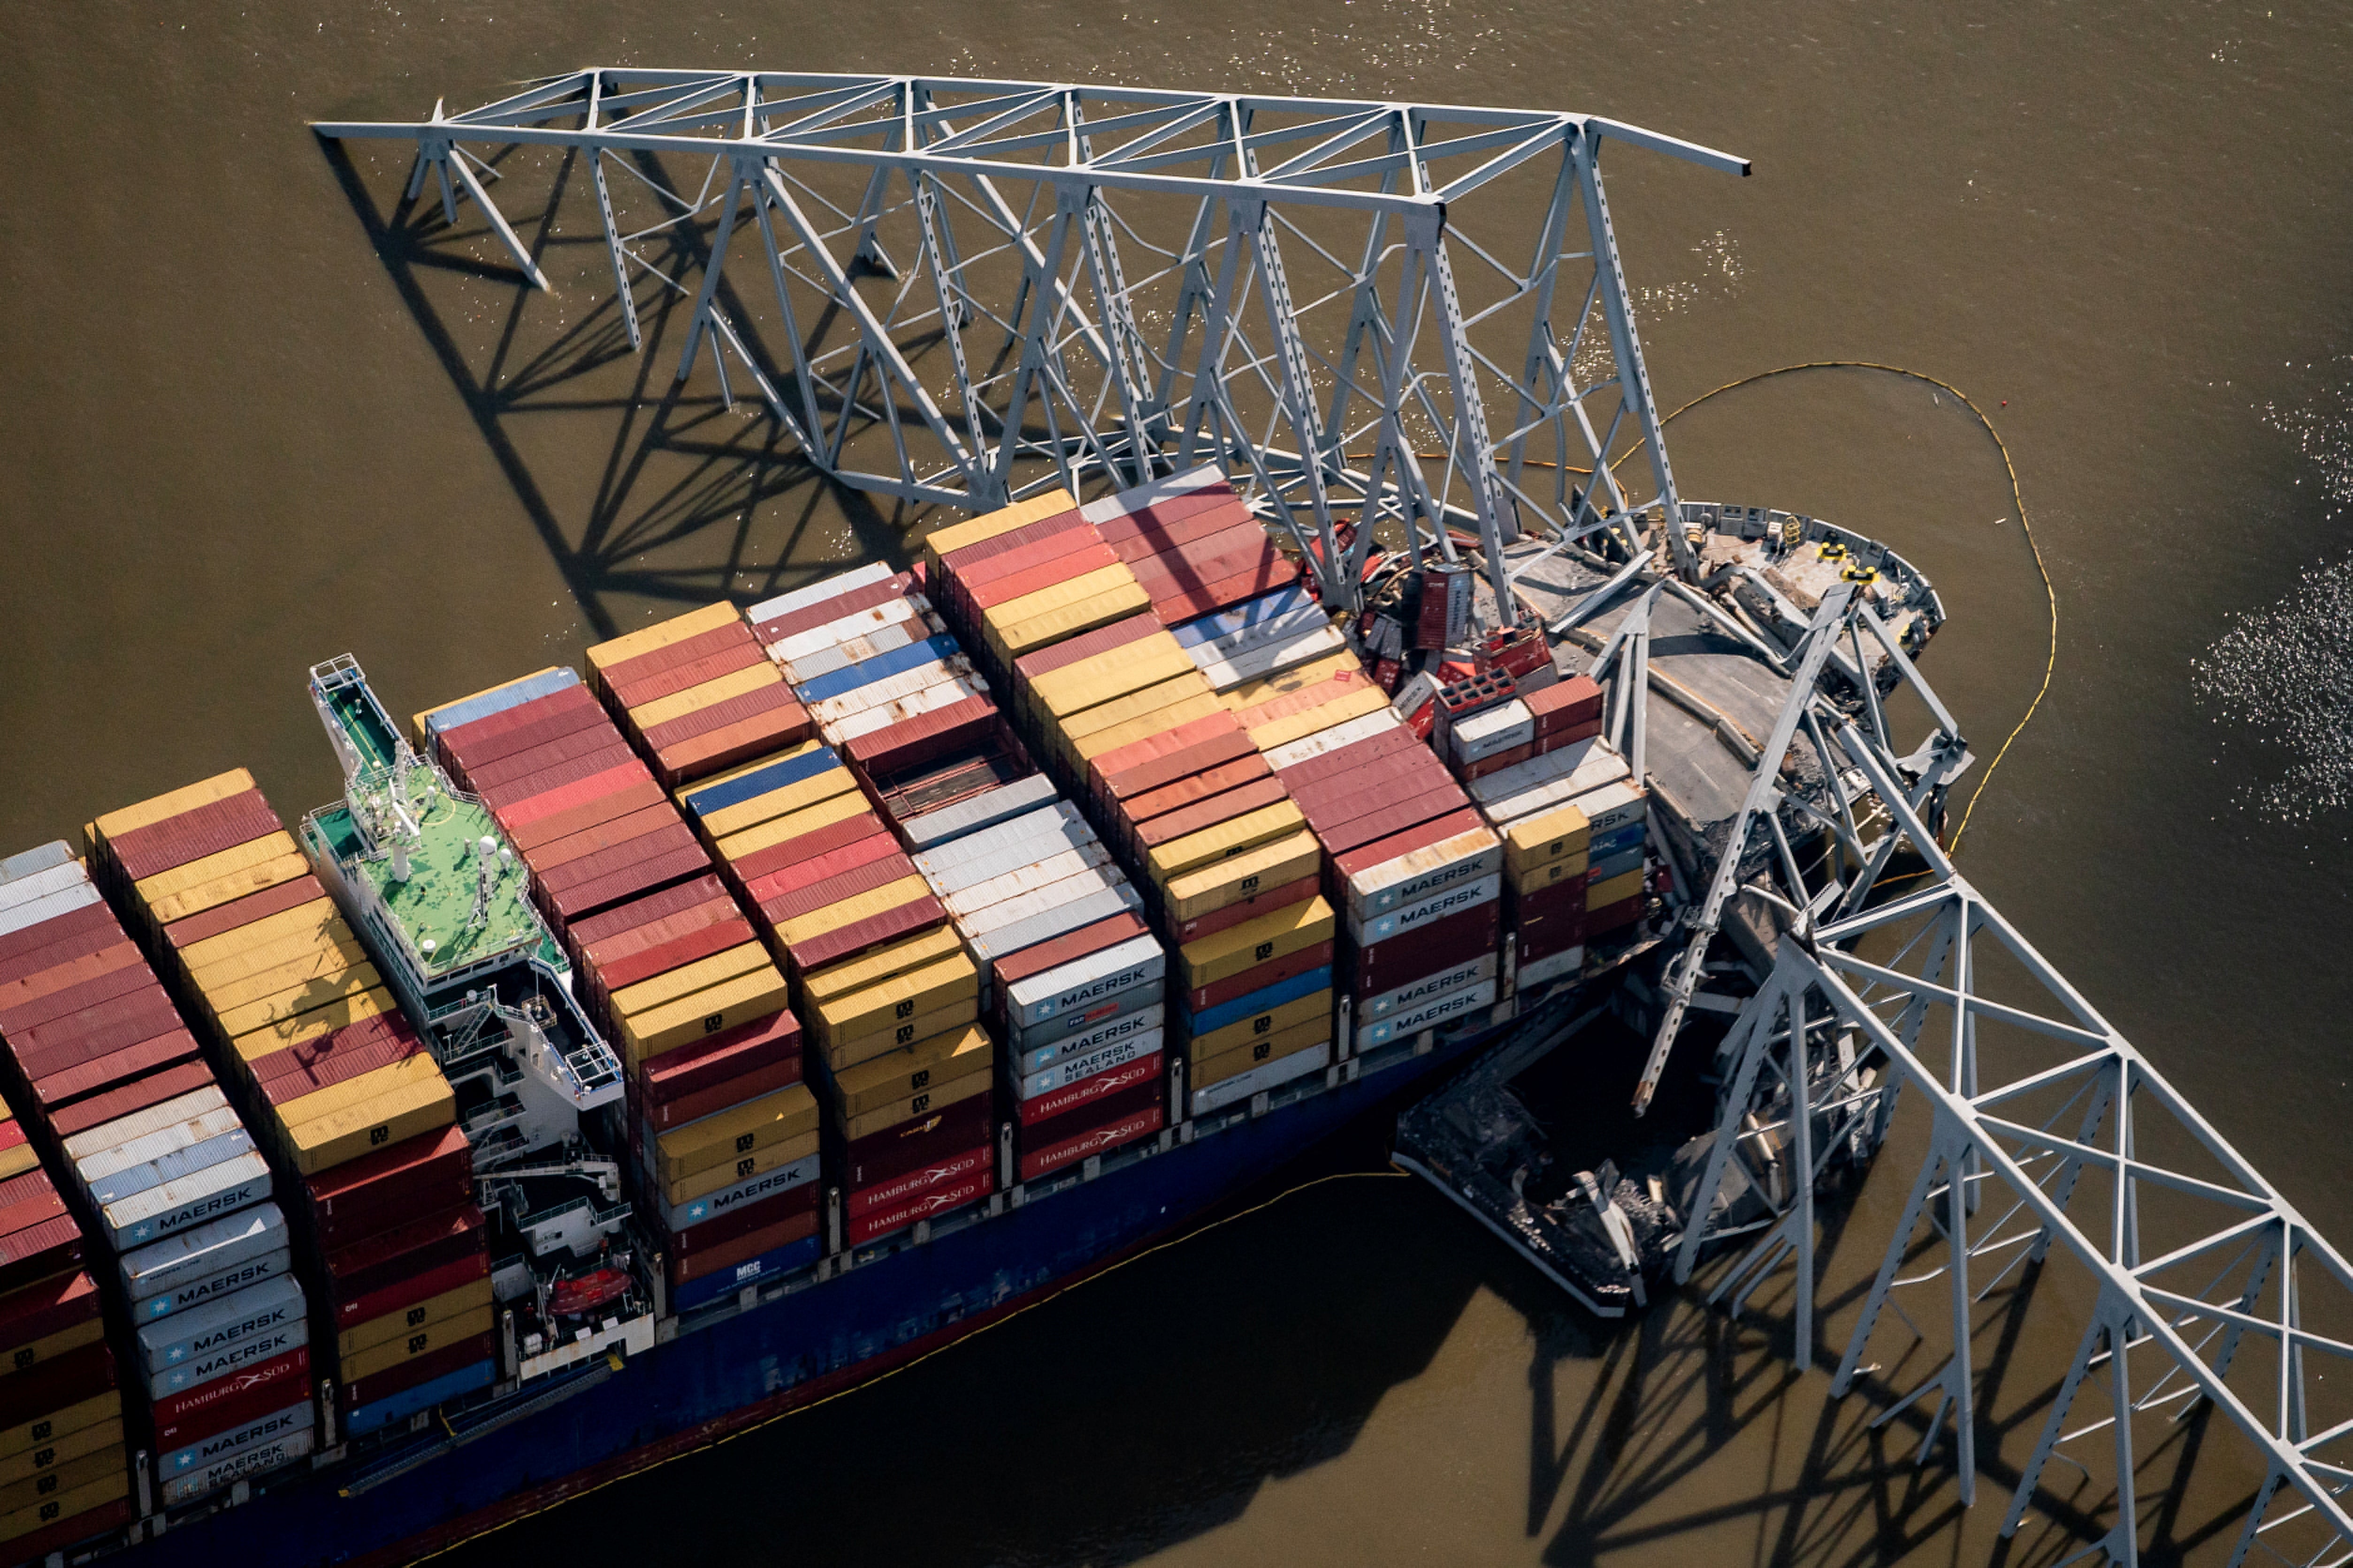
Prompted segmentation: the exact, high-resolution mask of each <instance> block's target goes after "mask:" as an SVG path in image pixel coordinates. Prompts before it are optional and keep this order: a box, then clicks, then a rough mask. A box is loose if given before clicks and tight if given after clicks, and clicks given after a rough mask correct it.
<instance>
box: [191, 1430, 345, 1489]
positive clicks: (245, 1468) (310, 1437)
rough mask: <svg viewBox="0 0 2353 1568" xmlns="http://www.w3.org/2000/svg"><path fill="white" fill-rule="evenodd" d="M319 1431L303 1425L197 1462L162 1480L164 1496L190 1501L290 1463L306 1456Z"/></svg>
mask: <svg viewBox="0 0 2353 1568" xmlns="http://www.w3.org/2000/svg"><path fill="white" fill-rule="evenodd" d="M318 1435H319V1433H318V1428H317V1427H315V1426H308V1427H304V1428H303V1429H302V1430H301V1431H299V1432H290V1433H288V1434H287V1435H286V1436H283V1437H280V1438H277V1439H274V1440H273V1441H270V1442H267V1443H264V1444H262V1445H261V1446H260V1447H256V1448H248V1449H246V1450H244V1451H243V1452H241V1453H237V1454H233V1455H230V1456H228V1457H227V1458H222V1459H219V1460H217V1461H216V1462H214V1463H212V1464H209V1465H202V1466H199V1467H197V1468H195V1469H193V1470H190V1471H188V1472H187V1473H186V1474H185V1475H178V1476H174V1477H172V1478H171V1479H168V1480H166V1481H164V1501H165V1502H167V1503H184V1502H190V1501H193V1500H195V1499H197V1498H200V1497H203V1496H205V1495H206V1494H207V1493H210V1492H216V1491H218V1490H220V1489H221V1488H223V1487H225V1486H228V1485H230V1484H231V1483H233V1482H236V1481H241V1480H243V1479H245V1478H246V1477H248V1476H258V1475H261V1474H264V1473H265V1472H267V1471H269V1470H274V1469H278V1468H280V1467H281V1466H285V1465H290V1464H292V1463H294V1461H296V1460H297V1459H301V1458H307V1457H308V1456H309V1454H310V1452H311V1445H312V1444H313V1443H314V1442H315V1441H316V1440H317V1438H318Z"/></svg>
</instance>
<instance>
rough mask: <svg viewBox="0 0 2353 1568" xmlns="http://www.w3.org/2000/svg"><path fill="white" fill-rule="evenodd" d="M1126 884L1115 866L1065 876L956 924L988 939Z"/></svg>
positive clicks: (976, 913)
mask: <svg viewBox="0 0 2353 1568" xmlns="http://www.w3.org/2000/svg"><path fill="white" fill-rule="evenodd" d="M1126 881H1127V879H1126V878H1125V877H1124V876H1123V875H1122V874H1121V873H1120V869H1119V868H1118V867H1116V866H1103V867H1096V868H1091V869H1088V870H1084V871H1081V872H1079V873H1078V874H1077V875H1075V876H1071V877H1065V878H1063V879H1061V880H1060V881H1059V882H1050V883H1048V884H1047V885H1046V886H1044V887H1042V888H1039V889H1034V890H1032V891H1030V892H1027V893H1024V894H1022V895H1021V896H1020V897H1019V898H1016V899H1007V900H1003V901H1002V902H1000V903H997V904H992V905H990V906H989V907H988V908H987V909H985V910H975V911H973V913H972V914H970V915H969V916H967V917H965V919H964V920H961V921H957V922H956V923H957V924H958V925H960V926H962V927H964V928H965V931H966V932H967V934H969V935H972V936H985V935H987V933H988V932H990V931H1001V930H1003V929H1005V928H1006V927H1008V926H1011V925H1018V924H1019V923H1020V922H1021V921H1026V920H1028V919H1029V918H1030V917H1031V916H1033V915H1041V914H1044V913H1046V912H1047V911H1048V910H1052V909H1054V908H1055V907H1056V906H1058V905H1060V904H1066V903H1070V902H1071V901H1072V900H1078V899H1084V898H1088V897H1091V896H1092V895H1094V894H1096V893H1102V892H1108V891H1110V890H1111V889H1113V888H1117V887H1122V886H1124V885H1125V883H1126ZM1064 929H1065V930H1067V929H1070V928H1068V927H1065V928H1064Z"/></svg>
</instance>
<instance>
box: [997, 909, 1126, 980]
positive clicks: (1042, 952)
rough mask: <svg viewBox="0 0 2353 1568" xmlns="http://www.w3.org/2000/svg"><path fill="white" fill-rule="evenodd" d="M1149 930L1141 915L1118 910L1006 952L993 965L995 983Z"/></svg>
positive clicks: (1042, 969)
mask: <svg viewBox="0 0 2353 1568" xmlns="http://www.w3.org/2000/svg"><path fill="white" fill-rule="evenodd" d="M1150 931H1151V928H1150V927H1149V926H1146V925H1145V923H1144V919H1143V917H1142V916H1140V915H1138V914H1136V913H1135V912H1134V911H1133V910H1121V911H1120V912H1119V913H1117V914H1115V915H1109V916H1106V917H1105V918H1103V919H1102V920H1099V921H1095V922H1093V923H1092V925H1083V926H1081V927H1080V928H1079V929H1078V930H1076V931H1064V932H1063V933H1062V934H1061V935H1060V936H1058V937H1053V938H1050V940H1048V941H1045V942H1039V943H1037V944H1036V945H1035V946H1032V947H1025V948H1023V949H1022V950H1021V951H1020V952H1014V953H1008V954H1007V955H1006V956H1005V957H1003V958H1000V959H998V960H997V962H996V963H995V964H994V965H993V966H992V967H993V969H994V970H995V973H996V975H997V984H998V985H1000V986H1003V985H1013V984H1018V983H1019V982H1021V981H1024V980H1027V979H1029V977H1030V976H1031V975H1033V974H1043V973H1046V971H1048V970H1050V969H1054V968H1058V967H1059V966H1060V965H1062V964H1065V963H1074V962H1075V961H1077V960H1079V959H1082V958H1084V957H1086V956H1087V954H1089V953H1091V952H1103V950H1104V949H1105V948H1111V947H1117V946H1118V945H1119V944H1120V943H1121V942H1133V941H1134V940H1135V939H1136V938H1137V937H1140V936H1145V935H1149V934H1150Z"/></svg>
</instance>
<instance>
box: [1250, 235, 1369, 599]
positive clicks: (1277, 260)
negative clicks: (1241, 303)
mask: <svg viewBox="0 0 2353 1568" xmlns="http://www.w3.org/2000/svg"><path fill="white" fill-rule="evenodd" d="M1251 206H1254V207H1255V209H1256V210H1255V211H1254V212H1253V211H1251V210H1250V207H1251ZM1238 216H1241V217H1243V218H1246V219H1247V221H1248V228H1249V233H1250V250H1251V253H1252V255H1253V257H1254V258H1255V259H1256V260H1257V263H1258V275H1259V298H1260V299H1261V300H1263V301H1265V309H1266V316H1267V324H1268V328H1269V330H1270V331H1271V332H1272V334H1273V337H1274V344H1275V369H1276V373H1277V383H1276V390H1277V394H1278V395H1279V396H1280V398H1281V400H1282V412H1283V416H1284V419H1285V421H1286V422H1287V423H1288V424H1289V425H1290V426H1291V428H1292V431H1293V435H1294V437H1295V438H1296V439H1297V441H1298V443H1299V470H1300V475H1301V478H1302V479H1303V480H1304V481H1305V484H1306V487H1307V506H1308V511H1309V513H1310V515H1311V517H1312V518H1313V520H1314V528H1315V537H1314V540H1313V541H1310V540H1307V539H1304V538H1302V537H1300V531H1299V528H1298V525H1297V523H1296V522H1295V521H1293V515H1292V509H1291V507H1290V505H1289V504H1288V503H1287V502H1285V501H1284V500H1282V498H1281V497H1280V496H1275V497H1271V498H1269V499H1271V500H1272V501H1273V502H1274V505H1275V507H1276V510H1277V511H1278V513H1279V515H1280V517H1281V519H1282V523H1283V526H1284V527H1285V529H1286V530H1287V531H1289V532H1290V533H1291V535H1292V538H1293V541H1294V542H1296V543H1297V544H1298V545H1299V547H1300V551H1301V553H1303V554H1304V555H1305V556H1306V557H1307V561H1308V564H1309V565H1310V567H1311V568H1312V569H1313V570H1314V574H1315V581H1316V584H1317V586H1318V587H1319V588H1320V589H1321V590H1322V594H1323V597H1324V602H1325V603H1327V604H1338V603H1344V602H1345V595H1344V594H1342V592H1341V590H1340V584H1341V579H1340V557H1339V546H1338V545H1337V544H1336V543H1335V542H1334V540H1333V537H1332V498H1331V494H1330V492H1329V491H1328V490H1327V489H1325V487H1324V479H1325V465H1326V463H1327V461H1328V457H1327V454H1328V453H1329V451H1330V447H1331V444H1330V443H1329V442H1328V441H1326V440H1325V439H1324V431H1323V427H1322V422H1321V421H1320V420H1319V419H1318V418H1317V417H1316V412H1315V382H1314V376H1313V375H1312V374H1310V372H1309V370H1308V366H1307V346H1306V344H1305V342H1303V340H1302V339H1301V337H1300V335H1299V317H1298V313H1297V307H1296V306H1295V304H1294V303H1293V300H1292V297H1291V279H1290V275H1289V273H1288V272H1286V271H1285V270H1284V268H1283V265H1282V242H1281V241H1280V240H1279V239H1278V238H1277V237H1276V236H1275V232H1274V214H1273V212H1272V211H1271V209H1270V208H1269V207H1268V206H1267V204H1266V203H1264V202H1258V203H1254V204H1250V206H1246V207H1245V208H1244V209H1243V212H1242V213H1241V214H1240V215H1238ZM1311 544H1312V545H1313V548H1311V547H1310V546H1311Z"/></svg>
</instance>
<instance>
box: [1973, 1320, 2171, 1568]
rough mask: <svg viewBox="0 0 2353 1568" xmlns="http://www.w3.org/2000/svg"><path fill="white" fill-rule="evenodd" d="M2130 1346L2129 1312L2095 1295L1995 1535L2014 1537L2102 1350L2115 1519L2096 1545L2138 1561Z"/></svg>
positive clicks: (2111, 1556)
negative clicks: (2089, 1318) (2112, 1454)
mask: <svg viewBox="0 0 2353 1568" xmlns="http://www.w3.org/2000/svg"><path fill="white" fill-rule="evenodd" d="M2132 1343H2133V1338H2132V1311H2131V1309H2130V1307H2129V1306H2128V1305H2127V1304H2126V1302H2125V1300H2123V1299H2122V1298H2121V1297H2119V1296H2117V1295H2116V1292H2114V1291H2113V1290H2103V1291H2101V1292H2100V1300H2099V1305H2098V1306H2097V1307H2096V1308H2095V1309H2094V1310H2093V1313H2092V1321H2091V1322H2090V1324H2089V1325H2088V1326H2087V1327H2086V1328H2085V1329H2084V1337H2083V1339H2082V1341H2081V1342H2078V1343H2077V1345H2076V1347H2075V1359H2074V1362H2073V1363H2072V1364H2071V1365H2070V1366H2069V1367H2068V1369H2067V1375H2066V1377H2065V1379H2064V1380H2063V1381H2062V1382H2061V1384H2060V1385H2059V1393H2058V1395H2057V1396H2056V1397H2055V1398H2053V1399H2052V1402H2051V1414H2050V1415H2048V1416H2047V1417H2045V1418H2044V1420H2043V1423H2042V1436H2041V1437H2039V1438H2038V1439H2036V1441H2035V1445H2034V1452H2033V1455H2032V1456H2031V1458H2029V1459H2028V1460H2027V1461H2026V1468H2025V1469H2024V1470H2023V1471H2022V1472H2021V1474H2020V1476H2019V1478H2018V1489H2017V1490H2016V1491H2015V1492H2013V1493H2012V1494H2011V1495H2010V1511H2009V1512H2008V1513H2006V1514H2004V1515H2003V1516H2002V1521H2001V1533H2002V1534H2003V1535H2004V1536H2010V1535H2015V1534H2017V1533H2018V1527H2019V1524H2020V1522H2021V1521H2023V1520H2024V1519H2025V1517H2026V1510H2027V1505H2028V1504H2029V1503H2031V1501H2032V1500H2033V1498H2034V1488H2035V1486H2036V1484H2037V1483H2038V1482H2039V1481H2041V1480H2042V1468H2043V1467H2044V1466H2045V1465H2047V1464H2048V1463H2050V1460H2051V1456H2052V1452H2053V1450H2055V1449H2056V1448H2057V1447H2058V1446H2059V1444H2060V1443H2061V1442H2062V1441H2063V1436H2064V1434H2065V1431H2066V1426H2067V1415H2068V1412H2069V1411H2070V1410H2072V1409H2073V1407H2074V1404H2075V1396H2076V1395H2077V1394H2079V1393H2081V1392H2082V1390H2083V1386H2084V1383H2085V1382H2086V1381H2087V1380H2089V1379H2090V1377H2091V1374H2092V1369H2093V1366H2094V1363H2095V1362H2096V1361H2098V1360H2100V1359H2102V1358H2101V1356H2100V1355H2098V1354H2096V1353H2095V1352H2097V1351H2098V1349H2099V1347H2101V1346H2102V1345H2105V1347H2106V1350H2105V1361H2106V1363H2107V1372H2108V1391H2107V1392H2108V1416H2109V1418H2108V1422H2107V1425H2108V1427H2109V1429H2110V1431H2111V1433H2112V1434H2113V1441H2114V1444H2115V1448H2116V1522H2115V1523H2114V1524H2113V1525H2111V1526H2110V1527H2109V1530H2108V1533H2107V1535H2106V1536H2105V1538H2104V1539H2103V1540H2102V1542H2100V1546H2101V1550H2102V1551H2103V1552H2105V1553H2106V1555H2107V1560H2108V1561H2109V1562H2111V1563H2122V1564H2126V1568H2130V1565H2131V1564H2134V1563H2138V1562H2139V1561H2140V1539H2139V1533H2138V1531H2137V1524H2138V1522H2139V1521H2138V1519H2137V1514H2136V1510H2135V1504H2134V1500H2133V1482H2134V1479H2135V1471H2136V1468H2137V1467H2136V1465H2135V1463H2134V1459H2133V1440H2132V1439H2133V1433H2132V1410H2133V1405H2132V1380H2131V1376H2130V1373H2131V1362H2130V1359H2129V1358H2128V1357H2127V1355H2126V1351H2127V1350H2128V1349H2129V1347H2130V1346H2131V1344H2132Z"/></svg>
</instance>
